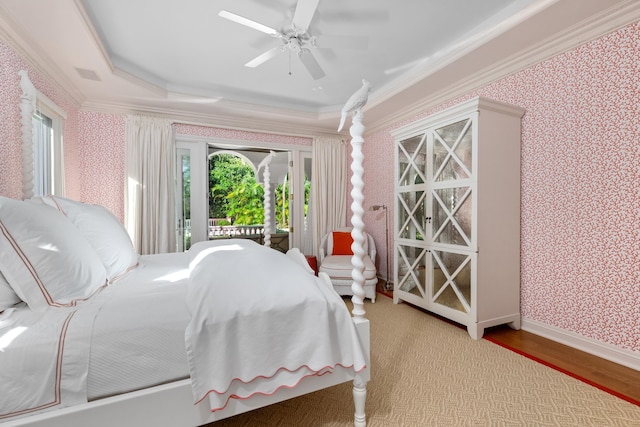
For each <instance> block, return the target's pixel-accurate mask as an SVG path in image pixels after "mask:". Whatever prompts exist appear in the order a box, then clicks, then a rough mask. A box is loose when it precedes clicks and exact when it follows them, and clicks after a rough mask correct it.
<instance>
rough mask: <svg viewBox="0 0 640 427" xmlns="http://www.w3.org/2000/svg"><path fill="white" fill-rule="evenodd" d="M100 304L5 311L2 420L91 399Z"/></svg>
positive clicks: (0, 350) (0, 326) (0, 359)
mask: <svg viewBox="0 0 640 427" xmlns="http://www.w3.org/2000/svg"><path fill="white" fill-rule="evenodd" d="M98 308H99V307H98V306H97V305H89V304H84V306H83V309H82V310H80V309H77V308H73V309H71V308H70V309H66V308H60V309H55V310H48V311H45V312H34V311H31V310H29V309H26V308H24V309H19V310H14V309H12V308H11V309H7V310H5V311H4V312H2V313H0V384H1V385H2V387H1V390H0V422H3V421H4V420H6V419H9V418H12V417H18V416H24V415H32V414H35V413H38V412H43V411H47V410H50V409H53V408H58V407H62V406H70V405H75V404H79V403H84V402H86V401H87V395H86V382H87V366H88V363H89V345H90V334H91V328H92V325H93V319H94V317H95V314H96V312H97V310H98Z"/></svg>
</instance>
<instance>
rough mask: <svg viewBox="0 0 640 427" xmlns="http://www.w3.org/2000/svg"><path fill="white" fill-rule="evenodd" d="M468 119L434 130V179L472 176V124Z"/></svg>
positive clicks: (437, 180) (449, 179)
mask: <svg viewBox="0 0 640 427" xmlns="http://www.w3.org/2000/svg"><path fill="white" fill-rule="evenodd" d="M471 123H472V121H471V119H466V120H462V121H459V122H457V123H453V124H451V125H448V126H444V127H442V128H439V129H436V130H435V131H434V132H433V155H432V156H433V180H434V181H436V182H441V181H451V180H457V179H465V178H471V176H472V144H471V143H472V136H473V135H472V126H471Z"/></svg>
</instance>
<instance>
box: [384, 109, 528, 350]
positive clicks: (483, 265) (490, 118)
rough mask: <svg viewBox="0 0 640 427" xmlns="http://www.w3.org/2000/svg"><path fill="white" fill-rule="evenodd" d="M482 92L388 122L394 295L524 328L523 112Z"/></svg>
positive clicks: (471, 325)
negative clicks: (402, 122)
mask: <svg viewBox="0 0 640 427" xmlns="http://www.w3.org/2000/svg"><path fill="white" fill-rule="evenodd" d="M523 114H524V110H523V109H521V108H519V107H515V106H512V105H508V104H505V103H502V102H496V101H492V100H489V99H486V98H482V97H478V98H474V99H471V100H469V101H467V102H464V103H462V104H459V105H456V106H454V107H451V108H448V109H446V110H444V111H441V112H439V113H436V114H434V115H432V116H429V117H426V118H424V119H420V120H418V121H416V122H413V123H411V124H408V125H406V126H403V127H402V128H399V129H397V130H395V131H393V132H392V135H393V137H394V139H395V141H396V155H395V179H396V182H395V196H396V197H395V206H394V209H395V215H394V217H395V219H394V226H395V239H394V240H395V243H394V267H395V268H394V271H395V281H394V292H393V299H394V302H395V303H398V302H400V301H406V302H408V303H411V304H414V305H417V306H419V307H422V308H424V309H426V310H428V311H430V312H433V313H436V314H438V315H440V316H443V317H445V318H447V319H450V320H453V321H454V322H457V323H460V324H462V325H465V326H466V327H467V330H468V332H469V335H471V337H472V338H474V339H479V338H481V337H482V335H483V334H484V329H485V328H487V327H491V326H495V325H500V324H505V323H506V324H509V326H511V327H512V328H514V329H519V328H520V121H521V118H522V115H523Z"/></svg>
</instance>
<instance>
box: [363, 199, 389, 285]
mask: <svg viewBox="0 0 640 427" xmlns="http://www.w3.org/2000/svg"><path fill="white" fill-rule="evenodd" d="M380 209H382V210H384V238H385V248H386V251H385V252H386V254H387V272H386V279H385V283H384V290H385V291H391V290H393V283H392V282H390V281H389V210H388V209H387V205H373V206H370V207H369V210H370V211H379V210H380Z"/></svg>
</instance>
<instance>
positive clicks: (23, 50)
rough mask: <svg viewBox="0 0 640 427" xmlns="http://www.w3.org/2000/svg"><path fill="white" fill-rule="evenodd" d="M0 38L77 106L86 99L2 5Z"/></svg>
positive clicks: (0, 9) (0, 6) (0, 7)
mask: <svg viewBox="0 0 640 427" xmlns="http://www.w3.org/2000/svg"><path fill="white" fill-rule="evenodd" d="M0 39H1V40H3V41H5V42H6V43H7V45H8V46H9V47H11V48H12V49H13V50H14V51H15V52H16V53H17V54H18V55H19V56H21V57H22V59H24V60H25V61H26V62H27V63H28V64H29V66H30V67H32V68H33V69H34V70H35V71H36V72H37V73H38V74H40V75H41V76H42V77H43V78H44V79H45V80H46V81H47V82H48V83H50V84H51V85H53V86H55V87H56V88H58V89H59V90H60V91H62V93H63V95H64V96H66V97H67V98H68V99H69V100H70V101H71V102H72V103H73V104H74V105H75V106H76V107H80V105H81V104H82V102H83V101H84V100H85V97H84V95H83V94H82V93H81V92H80V91H78V89H77V88H76V87H75V86H74V85H73V84H72V83H71V81H70V80H69V79H68V77H67V76H66V75H65V74H64V73H63V72H62V71H60V69H59V68H58V67H57V66H56V65H55V64H54V63H53V61H51V59H50V58H49V56H48V55H47V54H46V53H45V52H44V51H43V50H41V49H39V48H38V47H37V46H38V45H37V43H34V42H33V40H31V38H30V37H29V36H28V35H26V34H25V33H24V31H23V30H22V29H21V28H19V27H18V26H16V25H15V24H14V21H13V19H12V18H11V15H10V14H9V13H8V12H7V11H6V10H5V9H4V8H3V7H2V5H0Z"/></svg>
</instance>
